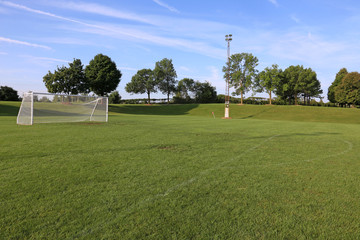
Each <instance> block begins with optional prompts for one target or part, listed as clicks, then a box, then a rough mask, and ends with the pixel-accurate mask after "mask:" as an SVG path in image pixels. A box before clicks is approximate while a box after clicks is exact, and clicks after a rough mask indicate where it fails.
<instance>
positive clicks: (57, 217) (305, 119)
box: [0, 102, 360, 239]
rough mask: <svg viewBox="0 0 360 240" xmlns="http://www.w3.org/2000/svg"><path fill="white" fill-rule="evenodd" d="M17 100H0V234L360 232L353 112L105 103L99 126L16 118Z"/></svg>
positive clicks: (358, 127)
mask: <svg viewBox="0 0 360 240" xmlns="http://www.w3.org/2000/svg"><path fill="white" fill-rule="evenodd" d="M18 106H19V103H5V102H0V116H1V117H0V133H1V137H0V146H1V147H0V182H1V185H0V193H1V194H0V239H43V238H44V239H316V238H319V239H356V238H358V236H359V235H360V225H359V223H358V216H359V215H360V202H359V198H360V190H359V189H358V186H359V184H360V179H359V171H360V161H359V150H358V149H359V147H360V124H359V123H360V122H359V121H360V114H359V113H360V112H359V110H358V109H338V108H317V107H299V106H296V107H295V106H250V105H245V106H236V105H231V107H230V115H231V116H232V117H233V119H231V120H222V119H221V117H222V116H223V113H224V105H223V104H203V105H170V106H166V105H154V106H144V105H112V106H110V107H109V110H110V116H109V122H108V123H105V124H91V123H62V124H36V125H33V126H17V125H16V114H17V108H18ZM211 112H214V113H215V115H216V119H213V117H212V115H211Z"/></svg>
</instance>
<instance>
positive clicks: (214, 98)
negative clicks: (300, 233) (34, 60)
mask: <svg viewBox="0 0 360 240" xmlns="http://www.w3.org/2000/svg"><path fill="white" fill-rule="evenodd" d="M257 66H258V59H257V57H255V56H253V55H252V54H251V53H236V54H233V55H231V56H230V58H229V60H228V61H227V62H226V64H225V66H223V69H222V71H223V72H224V79H225V80H226V79H229V83H230V87H231V88H232V89H234V91H233V93H232V95H233V96H240V104H243V103H244V95H245V93H247V92H249V91H250V90H252V91H253V92H255V93H256V92H257V93H261V92H266V93H268V94H269V104H272V101H273V94H275V95H276V102H277V104H295V105H296V104H298V103H299V101H300V99H301V100H302V102H303V103H304V104H309V103H310V100H311V98H321V96H320V94H322V93H323V92H322V90H321V85H320V81H319V80H318V79H317V75H316V72H315V71H313V70H312V69H311V68H304V67H303V66H302V65H297V66H289V67H288V68H286V69H285V70H282V69H280V68H279V66H278V65H277V64H273V65H271V66H269V67H266V68H265V69H264V70H263V71H261V72H260V71H259V70H257ZM121 76H122V74H121V71H120V70H118V69H117V67H116V64H115V62H114V61H112V60H111V58H110V57H108V56H106V55H103V54H98V55H96V56H95V57H94V58H93V59H92V60H91V61H90V62H89V64H88V65H87V66H86V67H84V65H83V64H82V62H81V60H80V59H74V61H73V62H72V63H69V66H61V67H57V69H56V70H55V71H54V72H51V71H48V73H47V74H46V75H45V76H44V77H43V82H44V83H45V86H46V88H47V90H48V92H50V93H65V94H74V95H76V94H88V93H90V92H93V93H95V94H97V95H100V96H109V100H110V102H111V103H119V102H120V100H121V96H120V94H119V92H118V91H115V90H116V88H117V87H118V85H119V83H120V81H121ZM176 78H177V73H176V70H175V68H174V66H173V63H172V60H171V59H167V58H164V59H162V60H161V61H158V62H156V63H155V67H154V69H148V68H144V69H141V70H139V71H137V73H136V74H134V75H133V76H132V78H131V81H130V82H129V83H127V84H126V86H125V90H126V92H128V93H131V94H144V93H146V94H147V102H148V103H150V100H151V94H152V93H156V92H158V91H160V92H161V93H162V94H164V95H166V97H167V102H168V103H169V102H170V96H171V95H173V102H175V103H211V102H219V96H220V95H219V96H218V95H217V92H216V88H215V87H213V86H211V84H210V83H209V82H200V81H195V80H194V79H192V78H184V79H181V80H179V81H178V80H177V79H176ZM221 96H222V95H221ZM220 98H221V97H220ZM0 100H5V101H6V100H8V101H16V100H19V97H18V95H17V91H15V90H14V89H12V88H10V87H7V86H1V87H0ZM328 100H329V101H330V102H331V103H332V104H336V105H338V106H351V105H360V73H358V72H351V73H349V72H348V71H347V69H346V68H342V69H340V71H339V72H338V73H337V74H336V77H335V80H334V82H333V83H332V84H331V86H330V87H329V89H328Z"/></svg>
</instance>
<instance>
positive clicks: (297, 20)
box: [290, 14, 300, 23]
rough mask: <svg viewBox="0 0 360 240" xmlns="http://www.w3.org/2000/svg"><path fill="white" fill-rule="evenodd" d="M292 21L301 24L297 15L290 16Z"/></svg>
mask: <svg viewBox="0 0 360 240" xmlns="http://www.w3.org/2000/svg"><path fill="white" fill-rule="evenodd" d="M290 18H291V20H293V21H294V22H296V23H300V18H298V17H297V16H296V15H295V14H291V15H290Z"/></svg>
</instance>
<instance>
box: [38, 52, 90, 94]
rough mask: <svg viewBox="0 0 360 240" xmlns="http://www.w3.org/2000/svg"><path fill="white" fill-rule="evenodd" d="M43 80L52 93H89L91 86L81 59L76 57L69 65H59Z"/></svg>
mask: <svg viewBox="0 0 360 240" xmlns="http://www.w3.org/2000/svg"><path fill="white" fill-rule="evenodd" d="M43 82H44V83H45V86H46V88H47V90H48V92H50V93H66V94H79V93H88V92H89V86H88V82H87V80H86V78H85V72H84V69H83V65H82V63H81V60H80V59H74V61H73V62H72V63H69V67H68V68H67V67H65V66H62V67H58V68H57V70H55V71H54V73H51V72H50V71H49V72H48V73H47V74H46V75H45V76H44V77H43Z"/></svg>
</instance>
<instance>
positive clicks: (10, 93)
mask: <svg viewBox="0 0 360 240" xmlns="http://www.w3.org/2000/svg"><path fill="white" fill-rule="evenodd" d="M0 101H19V96H18V94H17V91H16V90H14V89H13V88H11V87H8V86H0Z"/></svg>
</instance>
